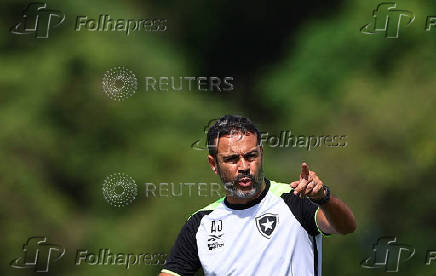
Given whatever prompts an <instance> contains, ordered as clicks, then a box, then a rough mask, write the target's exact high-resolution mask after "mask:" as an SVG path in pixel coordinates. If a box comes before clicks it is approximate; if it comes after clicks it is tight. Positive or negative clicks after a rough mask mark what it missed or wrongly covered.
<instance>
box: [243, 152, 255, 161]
mask: <svg viewBox="0 0 436 276" xmlns="http://www.w3.org/2000/svg"><path fill="white" fill-rule="evenodd" d="M256 157H257V154H256V153H250V154H247V155H246V156H245V158H246V159H247V160H254V159H255V158H256Z"/></svg>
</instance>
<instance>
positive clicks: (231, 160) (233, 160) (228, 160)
mask: <svg viewBox="0 0 436 276" xmlns="http://www.w3.org/2000/svg"><path fill="white" fill-rule="evenodd" d="M224 161H226V162H231V163H235V162H238V157H236V156H235V157H230V158H226V159H225V160H224Z"/></svg>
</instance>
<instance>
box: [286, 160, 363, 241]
mask: <svg viewBox="0 0 436 276" xmlns="http://www.w3.org/2000/svg"><path fill="white" fill-rule="evenodd" d="M291 186H292V187H293V188H295V189H294V194H295V195H300V196H301V197H303V196H307V197H308V198H309V199H312V200H319V199H321V198H323V197H324V196H325V195H326V190H325V188H324V183H323V182H322V181H321V180H320V179H319V177H318V176H317V175H316V173H315V172H313V171H309V168H308V166H307V164H306V163H303V164H302V165H301V174H300V180H299V181H294V182H292V183H291ZM319 207H320V210H319V211H318V213H317V216H316V223H317V225H318V227H319V229H320V230H321V231H322V232H324V233H326V234H336V233H339V234H348V233H353V232H354V231H355V230H356V227H357V225H356V219H355V218H354V215H353V212H352V211H351V209H350V208H349V207H348V206H347V204H345V203H344V202H343V201H341V200H340V199H339V198H337V197H335V196H332V195H331V196H330V200H329V201H328V202H327V203H325V204H322V205H320V206H319Z"/></svg>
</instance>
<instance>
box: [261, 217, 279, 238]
mask: <svg viewBox="0 0 436 276" xmlns="http://www.w3.org/2000/svg"><path fill="white" fill-rule="evenodd" d="M278 223H279V215H276V214H269V213H267V214H263V215H261V216H259V217H256V227H257V230H259V232H260V234H262V236H264V237H265V238H267V239H269V238H271V235H272V233H273V232H274V230H275V229H276V227H277V224H278Z"/></svg>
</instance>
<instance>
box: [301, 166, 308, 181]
mask: <svg viewBox="0 0 436 276" xmlns="http://www.w3.org/2000/svg"><path fill="white" fill-rule="evenodd" d="M300 178H301V179H303V178H304V179H306V180H308V179H309V166H308V165H307V163H306V162H303V163H301V173H300Z"/></svg>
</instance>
